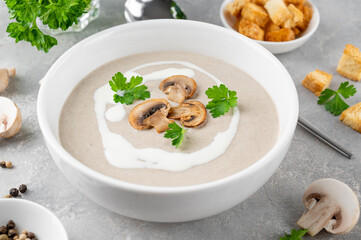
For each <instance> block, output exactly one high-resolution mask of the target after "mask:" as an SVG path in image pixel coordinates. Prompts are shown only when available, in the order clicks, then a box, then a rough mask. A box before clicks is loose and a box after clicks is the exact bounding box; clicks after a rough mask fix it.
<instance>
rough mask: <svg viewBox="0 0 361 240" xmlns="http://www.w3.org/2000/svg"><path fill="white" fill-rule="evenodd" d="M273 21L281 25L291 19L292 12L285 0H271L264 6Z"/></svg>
mask: <svg viewBox="0 0 361 240" xmlns="http://www.w3.org/2000/svg"><path fill="white" fill-rule="evenodd" d="M264 7H265V8H266V10H267V12H268V14H269V16H270V18H271V19H272V21H273V22H274V23H275V24H277V25H281V24H282V23H284V22H285V21H286V20H287V19H288V18H290V17H291V14H290V12H289V11H288V8H287V6H286V4H285V3H284V2H283V0H269V1H267V3H266V4H265V5H264Z"/></svg>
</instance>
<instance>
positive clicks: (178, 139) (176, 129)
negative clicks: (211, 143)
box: [164, 122, 188, 148]
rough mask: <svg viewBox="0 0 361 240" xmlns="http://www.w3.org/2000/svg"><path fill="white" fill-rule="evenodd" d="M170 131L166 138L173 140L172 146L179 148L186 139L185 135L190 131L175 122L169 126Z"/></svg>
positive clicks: (165, 135)
mask: <svg viewBox="0 0 361 240" xmlns="http://www.w3.org/2000/svg"><path fill="white" fill-rule="evenodd" d="M168 127H169V129H167V131H166V132H165V134H164V137H165V138H170V139H173V140H172V145H173V146H175V147H176V148H178V147H179V146H180V145H181V144H182V142H183V139H184V134H185V133H186V132H187V131H188V129H185V128H183V127H180V126H178V124H176V123H175V122H172V123H170V124H169V125H168Z"/></svg>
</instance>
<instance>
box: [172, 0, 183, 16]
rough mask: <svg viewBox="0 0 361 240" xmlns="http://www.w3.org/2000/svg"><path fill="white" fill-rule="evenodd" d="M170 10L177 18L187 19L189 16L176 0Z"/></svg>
mask: <svg viewBox="0 0 361 240" xmlns="http://www.w3.org/2000/svg"><path fill="white" fill-rule="evenodd" d="M170 12H171V13H172V16H173V18H175V19H187V16H186V15H185V14H184V12H183V11H182V9H181V8H180V7H179V6H178V5H177V3H176V2H174V1H172V2H171V6H170Z"/></svg>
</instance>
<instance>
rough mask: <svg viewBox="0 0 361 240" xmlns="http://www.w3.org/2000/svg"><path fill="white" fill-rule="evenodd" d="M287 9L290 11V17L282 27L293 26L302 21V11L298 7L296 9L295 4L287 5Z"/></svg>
mask: <svg viewBox="0 0 361 240" xmlns="http://www.w3.org/2000/svg"><path fill="white" fill-rule="evenodd" d="M287 8H288V11H289V12H290V13H291V17H290V18H288V19H287V20H286V21H285V22H284V23H283V25H282V26H283V27H284V28H290V29H292V28H294V27H296V26H297V25H301V24H302V23H303V13H302V11H301V10H300V9H298V8H297V7H296V6H295V5H293V4H290V5H288V7H287Z"/></svg>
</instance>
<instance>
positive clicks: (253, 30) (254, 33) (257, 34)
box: [238, 20, 264, 40]
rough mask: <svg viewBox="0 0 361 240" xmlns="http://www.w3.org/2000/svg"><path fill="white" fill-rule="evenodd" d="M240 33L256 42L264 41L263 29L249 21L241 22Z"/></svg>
mask: <svg viewBox="0 0 361 240" xmlns="http://www.w3.org/2000/svg"><path fill="white" fill-rule="evenodd" d="M238 32H240V33H241V34H243V35H245V36H247V37H249V38H253V39H255V40H263V39H264V31H263V30H262V28H261V27H260V26H258V25H257V24H255V23H253V22H251V21H248V20H241V21H240V22H239V26H238Z"/></svg>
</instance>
